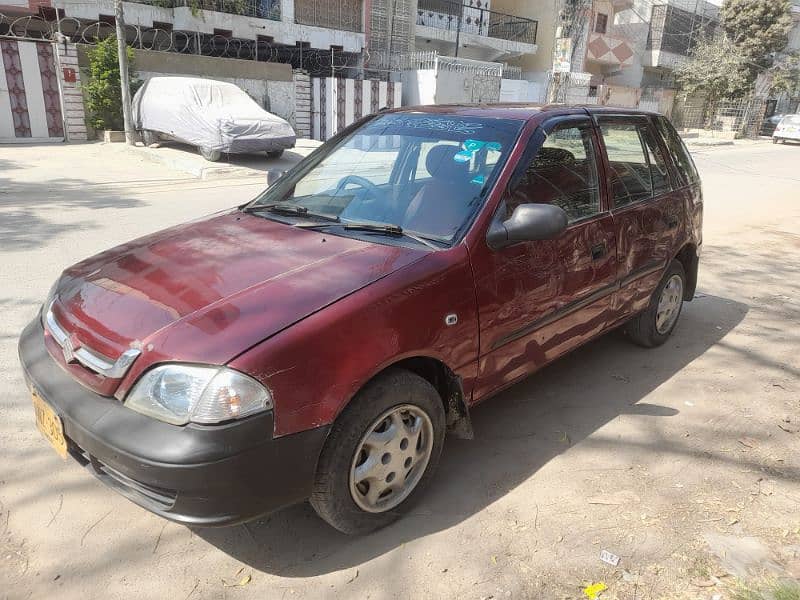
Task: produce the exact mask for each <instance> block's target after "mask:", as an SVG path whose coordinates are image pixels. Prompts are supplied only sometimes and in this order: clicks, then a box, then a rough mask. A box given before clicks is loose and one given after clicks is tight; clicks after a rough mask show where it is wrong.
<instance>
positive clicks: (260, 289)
mask: <svg viewBox="0 0 800 600" xmlns="http://www.w3.org/2000/svg"><path fill="white" fill-rule="evenodd" d="M701 224H702V196H701V190H700V183H699V179H698V176H697V171H696V170H695V167H694V164H693V162H692V159H691V158H690V156H689V154H688V152H687V151H686V148H685V147H684V145H683V144H682V142H681V140H680V138H679V137H678V135H677V133H676V132H675V130H674V129H673V127H672V126H671V125H670V124H669V122H668V121H667V120H666V119H665V118H664V117H662V116H659V115H655V114H645V113H642V112H637V111H629V110H623V109H620V110H614V109H605V108H578V107H576V108H571V107H564V106H545V107H534V106H514V105H507V106H506V105H497V106H480V107H474V106H473V107H469V106H439V107H424V108H410V109H402V110H397V111H387V112H381V113H379V114H376V115H372V116H370V117H367V118H365V119H363V120H361V121H359V122H358V123H357V124H355V125H353V126H351V127H349V128H347V129H346V130H344V131H342V132H341V133H339V134H338V135H337V136H336V137H334V138H333V139H332V140H330V141H329V142H327V143H326V144H324V145H323V146H321V147H320V148H319V149H318V150H317V151H315V152H314V153H313V154H311V155H310V156H309V157H308V158H306V159H305V160H303V161H302V162H300V163H299V164H298V165H296V166H295V167H294V168H293V169H292V170H291V171H290V172H289V173H287V174H286V175H285V176H283V177H282V178H280V179H278V180H277V182H275V183H274V185H272V186H270V187H269V189H267V190H266V191H265V192H264V193H263V194H261V195H260V196H259V197H257V198H256V199H255V200H253V201H252V202H250V203H248V204H245V205H243V206H240V207H238V208H232V209H230V210H226V211H223V212H221V213H217V214H214V215H211V216H209V217H206V218H204V219H201V220H198V221H194V222H191V223H188V224H185V225H179V226H177V227H172V228H170V229H167V230H164V231H161V232H159V233H155V234H153V235H149V236H147V237H144V238H141V239H138V240H135V241H132V242H129V243H127V244H124V245H122V246H119V247H117V248H114V249H111V250H108V251H106V252H103V253H102V254H98V255H97V256H94V257H92V258H89V259H86V260H84V261H83V262H81V263H78V264H77V265H75V266H73V267H70V268H68V269H67V270H66V271H64V273H63V275H62V276H61V277H60V278H59V280H58V281H57V282H56V283H55V285H54V286H53V288H52V290H51V292H50V294H49V296H48V297H47V299H46V300H45V303H44V305H43V306H42V310H41V314H40V315H39V316H38V317H37V318H36V319H35V320H34V321H33V322H32V323H30V324H29V325H28V327H27V328H26V329H25V330H24V331H23V333H22V336H21V339H20V343H19V353H20V358H21V361H22V365H23V368H24V371H25V375H26V379H27V382H28V384H29V386H30V390H31V393H32V395H33V405H34V409H35V417H36V424H37V426H38V428H39V429H40V430H41V432H42V433H43V434H44V436H45V437H46V438H47V439H48V440H49V441H50V443H51V444H52V445H53V446H54V447H55V449H56V450H57V451H58V452H59V454H61V456H62V457H65V458H66V457H67V456H71V457H72V458H73V459H75V460H77V461H78V462H79V463H81V464H83V465H86V466H87V467H88V468H89V469H90V470H91V471H92V472H93V473H94V474H95V475H96V476H97V477H98V478H100V479H101V480H102V481H103V482H105V483H106V484H108V485H110V486H112V487H113V488H114V489H116V490H117V491H119V492H120V493H122V494H124V495H125V496H127V497H128V498H130V499H131V500H132V501H133V502H135V503H137V504H139V505H141V506H143V507H145V508H147V509H148V510H151V511H153V512H155V513H157V514H159V515H162V516H164V517H166V518H168V519H172V520H175V521H179V522H182V523H187V524H192V525H206V526H210V525H225V524H233V523H238V522H242V521H245V520H248V519H252V518H255V517H258V516H260V515H263V514H265V513H267V512H269V511H273V510H275V509H277V508H279V507H281V506H285V505H288V504H292V503H295V502H299V501H303V500H305V499H310V501H311V504H312V505H313V506H314V508H315V509H316V510H317V512H318V513H319V514H320V516H321V517H322V518H323V519H325V520H326V521H328V523H330V524H331V525H333V526H334V527H336V528H337V529H339V530H341V531H344V532H347V533H363V532H367V531H370V530H373V529H376V528H378V527H381V526H384V525H386V524H388V523H389V522H391V521H392V520H394V519H396V518H397V517H398V516H400V515H401V514H403V513H404V512H405V511H407V510H408V508H409V505H410V504H411V503H412V502H413V501H414V500H415V499H416V498H417V497H418V496H419V495H420V494H421V493H422V491H423V489H424V488H425V487H426V486H427V485H429V484H430V483H431V480H432V479H433V478H434V473H435V469H436V465H437V463H438V461H439V456H440V454H441V452H442V445H443V442H444V438H445V433H446V432H450V433H451V434H454V435H458V436H462V437H469V436H470V435H471V432H472V430H471V426H470V420H469V409H470V407H471V406H473V405H475V404H477V403H478V402H481V401H483V400H486V399H487V398H489V397H491V396H492V395H493V394H496V393H497V392H498V391H500V390H502V389H503V388H505V387H507V386H509V385H511V384H513V383H514V382H516V381H519V380H520V379H522V378H524V377H526V376H528V375H530V374H531V373H533V372H534V371H536V370H537V369H539V368H541V367H542V366H543V365H545V364H547V363H549V362H551V361H553V360H555V359H556V358H558V357H559V356H562V355H563V354H565V353H567V352H569V351H570V350H573V349H574V348H576V347H578V346H580V345H581V344H584V343H586V342H587V341H589V340H591V339H593V338H595V337H597V336H599V335H602V334H603V333H604V332H606V331H608V330H610V329H612V328H615V327H618V326H620V325H624V328H625V331H626V332H627V335H628V336H629V337H630V338H631V339H632V340H633V341H635V342H637V343H639V344H641V345H643V346H657V345H659V344H661V343H663V342H664V341H665V340H666V339H667V338H668V336H669V335H670V334H671V333H672V331H673V329H674V328H675V325H676V323H677V321H678V317H679V316H680V312H681V306H682V303H683V301H684V300H691V299H692V297H693V295H694V289H695V285H696V280H697V266H698V256H699V254H700V248H701Z"/></svg>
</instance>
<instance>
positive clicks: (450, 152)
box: [245, 113, 524, 246]
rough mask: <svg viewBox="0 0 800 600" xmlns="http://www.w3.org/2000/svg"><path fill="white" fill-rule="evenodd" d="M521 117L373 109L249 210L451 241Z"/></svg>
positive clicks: (351, 232)
mask: <svg viewBox="0 0 800 600" xmlns="http://www.w3.org/2000/svg"><path fill="white" fill-rule="evenodd" d="M523 123H524V122H523V121H521V120H514V119H494V118H487V117H466V116H455V115H436V114H424V113H416V114H415V113H390V114H385V115H379V116H377V117H375V118H374V119H372V120H370V121H368V122H367V123H365V124H364V125H363V126H362V127H360V128H359V129H357V130H356V131H355V132H353V133H352V134H350V135H349V136H347V137H345V138H342V139H340V140H338V141H337V142H333V143H329V144H326V145H325V146H324V147H323V148H322V150H321V151H318V152H317V153H315V154H314V155H313V156H312V157H310V158H309V159H307V160H304V161H302V162H301V163H300V164H298V165H297V166H296V167H295V168H294V169H292V171H290V173H289V174H287V175H286V176H285V177H284V178H282V179H281V180H279V181H278V183H277V184H276V185H275V186H273V187H271V188H270V189H268V190H267V191H266V192H264V194H262V195H261V196H260V197H259V198H257V199H256V200H255V201H253V202H252V203H251V204H249V205H248V206H247V207H246V209H245V210H248V211H251V212H256V213H257V214H259V215H263V216H265V217H268V218H273V219H276V220H281V221H284V222H288V223H292V224H295V225H298V221H302V223H300V225H301V226H313V223H309V222H308V221H309V220H312V221H313V220H314V219H318V220H319V221H320V226H323V223H324V226H325V227H326V228H327V230H329V231H331V232H332V233H335V234H337V235H348V236H358V237H363V236H365V235H379V234H380V232H378V231H372V232H369V233H365V228H363V227H362V228H360V229H359V227H357V225H363V224H373V225H374V224H380V225H391V226H392V228H393V229H394V230H395V232H398V230H402V231H403V232H407V233H409V234H414V235H416V236H417V237H422V238H424V239H426V240H434V241H435V242H437V243H439V244H441V245H443V246H448V245H452V244H453V243H455V242H456V241H458V239H459V237H460V236H461V235H462V234H463V231H464V230H465V228H466V227H468V225H469V223H470V222H471V220H472V218H473V217H474V215H475V214H476V212H477V210H478V209H479V208H480V206H481V205H482V203H483V199H484V198H485V196H486V193H487V192H488V190H489V189H490V188H491V185H492V184H493V182H494V179H495V178H496V177H497V175H498V173H499V171H500V170H501V169H502V166H503V164H504V163H505V160H506V159H507V157H508V155H509V153H510V151H511V148H512V146H513V145H514V143H515V141H516V138H517V136H518V135H519V131H520V130H521V128H522V125H523ZM293 214H296V215H297V216H296V217H295V218H292V215H293ZM388 237H389V236H387V238H388ZM381 241H383V240H381ZM407 242H408V240H405V243H407ZM387 243H394V242H392V241H391V240H388V239H387Z"/></svg>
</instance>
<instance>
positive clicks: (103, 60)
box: [85, 36, 139, 130]
mask: <svg viewBox="0 0 800 600" xmlns="http://www.w3.org/2000/svg"><path fill="white" fill-rule="evenodd" d="M127 54H128V62H129V64H130V70H129V72H128V78H129V80H130V85H131V94H133V93H134V92H135V91H136V88H138V84H139V81H138V79H137V77H136V72H135V71H134V69H133V49H132V48H131V47H130V46H128V47H127ZM88 55H89V73H90V79H89V83H88V84H86V86H85V87H86V96H87V98H86V104H87V108H88V109H89V125H91V126H92V127H93V128H94V129H97V130H101V129H115V130H121V129H122V128H123V126H124V124H123V119H122V86H121V85H120V75H119V60H118V56H119V55H118V54H117V38H116V37H114V36H110V37H107V38H106V39H104V40H101V41H100V42H98V44H97V45H96V46H94V47H93V48H91V49H90V50H89V52H88Z"/></svg>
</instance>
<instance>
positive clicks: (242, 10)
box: [128, 0, 281, 21]
mask: <svg viewBox="0 0 800 600" xmlns="http://www.w3.org/2000/svg"><path fill="white" fill-rule="evenodd" d="M128 1H130V2H134V3H136V4H149V5H150V6H160V7H162V8H180V7H187V8H189V9H191V11H192V12H200V11H202V10H212V11H215V12H221V13H228V14H232V15H242V16H245V17H257V18H259V19H270V20H272V21H280V20H281V2H280V0H128Z"/></svg>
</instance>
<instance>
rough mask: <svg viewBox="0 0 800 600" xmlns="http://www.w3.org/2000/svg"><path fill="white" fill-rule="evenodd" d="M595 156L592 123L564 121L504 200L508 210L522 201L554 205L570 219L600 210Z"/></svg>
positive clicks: (573, 219) (548, 135)
mask: <svg viewBox="0 0 800 600" xmlns="http://www.w3.org/2000/svg"><path fill="white" fill-rule="evenodd" d="M597 181H598V179H597V159H596V155H595V146H594V134H593V133H592V126H591V123H590V122H589V121H588V120H587V121H586V123H581V124H564V125H562V126H559V127H556V128H554V129H553V130H552V131H551V132H550V133H549V134H547V137H546V138H545V141H544V144H542V147H541V148H540V149H539V152H538V153H537V154H536V157H535V158H534V159H533V161H532V162H531V164H530V165H528V168H527V169H526V170H525V174H524V175H523V177H522V179H521V180H520V183H519V184H518V185H517V187H516V188H515V189H514V192H513V193H512V194H511V198H510V200H509V201H508V202H507V206H508V210H509V213H511V212H513V210H514V208H516V207H517V205H519V204H523V203H538V204H555V205H557V206H560V207H561V208H563V209H564V211H565V212H566V213H567V216H568V217H569V220H570V221H571V222H572V221H578V220H580V219H585V218H586V217H590V216H592V215H595V214H597V213H599V212H600V191H599V188H598V184H597Z"/></svg>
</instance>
